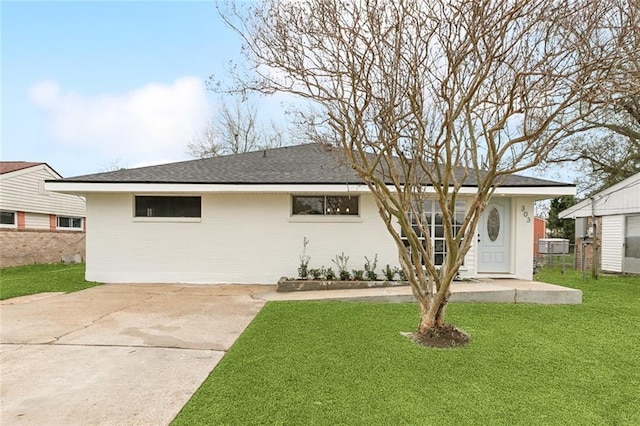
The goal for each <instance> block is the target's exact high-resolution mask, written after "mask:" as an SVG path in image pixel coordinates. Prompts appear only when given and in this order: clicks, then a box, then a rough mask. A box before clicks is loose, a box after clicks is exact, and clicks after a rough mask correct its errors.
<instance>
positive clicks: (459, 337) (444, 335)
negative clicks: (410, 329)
mask: <svg viewBox="0 0 640 426" xmlns="http://www.w3.org/2000/svg"><path fill="white" fill-rule="evenodd" d="M403 334H404V335H405V336H407V337H408V338H409V339H410V340H411V341H412V342H413V343H415V344H417V345H421V346H426V347H428V348H457V347H461V346H465V345H467V344H468V343H469V341H470V340H471V338H470V336H469V335H468V334H467V333H465V332H464V331H462V330H459V329H457V328H455V327H454V326H453V325H451V324H445V325H443V326H441V327H436V328H433V329H431V330H429V331H428V332H427V333H425V334H419V333H418V332H414V333H403Z"/></svg>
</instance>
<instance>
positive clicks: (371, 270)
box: [364, 254, 378, 281]
mask: <svg viewBox="0 0 640 426" xmlns="http://www.w3.org/2000/svg"><path fill="white" fill-rule="evenodd" d="M364 260H365V263H364V270H365V276H366V277H367V279H368V280H370V281H375V280H377V279H378V274H377V273H376V267H377V266H378V255H377V254H376V255H375V257H374V258H373V262H372V261H370V260H369V258H367V256H365V257H364Z"/></svg>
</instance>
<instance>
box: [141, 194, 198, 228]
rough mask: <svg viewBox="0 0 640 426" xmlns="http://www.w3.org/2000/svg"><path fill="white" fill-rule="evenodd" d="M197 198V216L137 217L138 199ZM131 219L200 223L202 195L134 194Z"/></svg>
mask: <svg viewBox="0 0 640 426" xmlns="http://www.w3.org/2000/svg"><path fill="white" fill-rule="evenodd" d="M143 197H146V198H174V199H175V198H194V199H195V198H197V199H198V200H199V206H198V207H199V212H198V216H137V210H138V199H139V198H143ZM131 209H132V212H131V214H132V218H133V221H134V222H201V220H202V195H201V194H197V195H192V194H189V195H184V194H162V195H158V194H134V195H133V199H132V203H131Z"/></svg>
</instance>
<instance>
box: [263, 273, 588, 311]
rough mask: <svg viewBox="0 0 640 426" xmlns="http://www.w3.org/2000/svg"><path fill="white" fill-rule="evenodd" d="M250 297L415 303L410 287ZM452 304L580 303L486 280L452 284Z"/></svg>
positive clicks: (536, 287)
mask: <svg viewBox="0 0 640 426" xmlns="http://www.w3.org/2000/svg"><path fill="white" fill-rule="evenodd" d="M253 297H254V298H256V299H261V300H266V301H271V300H273V301H278V300H280V301H286V300H337V301H352V302H395V303H409V302H413V301H415V299H414V297H413V294H412V292H411V287H409V286H401V287H381V288H363V289H348V290H318V291H296V292H289V293H282V292H275V291H266V292H262V293H260V292H258V293H255V294H254V296H253ZM451 302H463V303H535V304H543V305H579V304H581V303H582V291H580V290H576V289H573V288H568V287H562V286H558V285H553V284H547V283H541V282H537V281H526V280H517V279H487V280H482V281H472V282H454V283H453V284H452V285H451Z"/></svg>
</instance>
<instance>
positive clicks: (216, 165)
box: [62, 143, 571, 186]
mask: <svg viewBox="0 0 640 426" xmlns="http://www.w3.org/2000/svg"><path fill="white" fill-rule="evenodd" d="M340 152H341V151H340V150H339V149H330V148H328V147H325V146H322V145H319V144H315V143H312V144H304V145H296V146H287V147H282V148H273V149H266V150H261V151H254V152H247V153H242V154H231V155H226V156H222V157H213V158H205V159H202V160H191V161H183V162H178V163H170V164H163V165H159V166H150V167H140V168H136V169H123V170H118V171H115V172H107V173H97V174H92V175H85V176H76V177H71V178H66V179H62V182H83V183H85V182H87V183H194V184H239V185H242V184H347V183H348V184H359V183H362V179H360V178H358V176H356V174H355V172H354V171H353V169H351V167H349V166H348V165H346V164H345V163H344V162H343V161H340V157H339V154H340ZM467 181H468V182H467V185H470V186H473V185H475V182H473V181H472V179H471V177H469V179H467ZM502 186H571V185H569V184H564V183H559V182H552V181H548V180H542V179H535V178H530V177H526V176H519V175H513V176H509V177H508V178H507V180H506V181H505V182H504V183H503V184H502Z"/></svg>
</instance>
